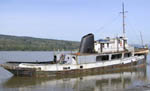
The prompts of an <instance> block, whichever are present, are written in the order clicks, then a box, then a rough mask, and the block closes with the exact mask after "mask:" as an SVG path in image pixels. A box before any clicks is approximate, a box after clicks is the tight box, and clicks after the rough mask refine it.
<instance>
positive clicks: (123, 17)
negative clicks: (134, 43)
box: [120, 2, 127, 38]
mask: <svg viewBox="0 0 150 91" xmlns="http://www.w3.org/2000/svg"><path fill="white" fill-rule="evenodd" d="M120 13H121V14H122V26H123V37H124V38H125V13H127V11H125V10H124V2H123V3H122V12H120Z"/></svg>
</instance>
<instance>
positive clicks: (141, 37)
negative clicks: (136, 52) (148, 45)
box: [140, 32, 144, 47]
mask: <svg viewBox="0 0 150 91" xmlns="http://www.w3.org/2000/svg"><path fill="white" fill-rule="evenodd" d="M140 37H141V43H142V47H144V44H143V36H142V33H141V32H140Z"/></svg>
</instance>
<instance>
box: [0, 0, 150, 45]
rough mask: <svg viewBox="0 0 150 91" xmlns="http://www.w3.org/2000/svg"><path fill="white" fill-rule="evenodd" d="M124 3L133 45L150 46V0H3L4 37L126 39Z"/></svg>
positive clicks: (1, 26) (0, 26)
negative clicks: (89, 34) (123, 32)
mask: <svg viewBox="0 0 150 91" xmlns="http://www.w3.org/2000/svg"><path fill="white" fill-rule="evenodd" d="M122 2H124V4H125V10H126V11H127V13H126V17H125V22H126V37H127V38H128V41H129V43H132V44H141V37H140V32H141V34H142V36H143V40H144V43H145V44H147V43H150V25H149V24H150V12H149V11H150V10H149V9H150V0H0V34H5V35H15V36H30V37H37V38H48V39H60V40H73V41H80V40H81V37H82V36H84V35H85V34H88V33H93V34H94V35H95V40H98V39H100V38H105V37H108V36H109V37H116V36H121V35H122V15H121V13H120V12H121V10H122Z"/></svg>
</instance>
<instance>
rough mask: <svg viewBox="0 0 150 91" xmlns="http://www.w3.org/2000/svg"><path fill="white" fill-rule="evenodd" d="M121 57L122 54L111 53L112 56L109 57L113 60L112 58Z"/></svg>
mask: <svg viewBox="0 0 150 91" xmlns="http://www.w3.org/2000/svg"><path fill="white" fill-rule="evenodd" d="M121 57H122V54H113V55H112V56H111V59H112V60H113V59H120V58H121Z"/></svg>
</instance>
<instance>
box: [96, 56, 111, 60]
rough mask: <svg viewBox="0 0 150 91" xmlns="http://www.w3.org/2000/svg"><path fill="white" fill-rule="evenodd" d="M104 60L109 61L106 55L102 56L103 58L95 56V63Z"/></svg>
mask: <svg viewBox="0 0 150 91" xmlns="http://www.w3.org/2000/svg"><path fill="white" fill-rule="evenodd" d="M106 60H109V56H108V55H103V56H97V57H96V61H106Z"/></svg>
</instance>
